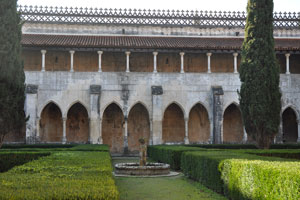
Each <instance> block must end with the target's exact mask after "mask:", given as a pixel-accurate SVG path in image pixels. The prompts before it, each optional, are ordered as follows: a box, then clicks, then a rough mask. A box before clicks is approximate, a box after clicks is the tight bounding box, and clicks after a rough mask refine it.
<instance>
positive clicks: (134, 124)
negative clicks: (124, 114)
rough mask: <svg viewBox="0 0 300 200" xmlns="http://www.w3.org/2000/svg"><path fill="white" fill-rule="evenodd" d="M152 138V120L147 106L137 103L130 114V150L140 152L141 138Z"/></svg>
mask: <svg viewBox="0 0 300 200" xmlns="http://www.w3.org/2000/svg"><path fill="white" fill-rule="evenodd" d="M140 138H145V139H146V140H147V142H148V141H149V139H150V120H149V112H148V110H147V108H146V107H145V106H144V105H143V104H141V103H137V104H135V105H134V106H133V107H132V108H131V109H130V111H129V115H128V150H129V152H131V153H138V152H139V139H140Z"/></svg>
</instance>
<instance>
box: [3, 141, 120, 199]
mask: <svg viewBox="0 0 300 200" xmlns="http://www.w3.org/2000/svg"><path fill="white" fill-rule="evenodd" d="M84 148H85V149H84V150H83V149H81V150H73V151H53V152H51V155H49V156H45V157H42V158H39V159H38V160H34V161H31V162H28V163H26V164H24V165H21V166H17V167H14V168H12V169H11V170H9V171H7V172H4V173H0V188H1V190H0V199H4V200H5V199H16V200H19V199H25V200H29V199H30V200H33V199H34V200H35V199H56V200H61V199H76V200H80V199H96V200H97V199H98V200H108V199H109V200H116V199H119V193H118V190H117V188H116V185H115V181H114V178H113V176H112V166H111V158H110V154H109V152H105V151H87V150H86V148H88V147H84ZM93 148H96V147H93ZM42 152H45V151H42Z"/></svg>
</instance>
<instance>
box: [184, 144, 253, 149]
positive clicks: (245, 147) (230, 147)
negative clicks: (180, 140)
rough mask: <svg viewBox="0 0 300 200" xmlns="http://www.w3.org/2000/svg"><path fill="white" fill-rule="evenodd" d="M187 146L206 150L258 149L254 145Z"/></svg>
mask: <svg viewBox="0 0 300 200" xmlns="http://www.w3.org/2000/svg"><path fill="white" fill-rule="evenodd" d="M185 146H186V147H200V148H205V149H257V147H256V146H255V145H254V144H189V145H185Z"/></svg>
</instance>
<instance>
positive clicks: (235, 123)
mask: <svg viewBox="0 0 300 200" xmlns="http://www.w3.org/2000/svg"><path fill="white" fill-rule="evenodd" d="M243 136H244V126H243V121H242V114H241V111H240V108H239V107H238V105H237V104H235V103H231V104H230V105H229V106H228V107H227V108H226V109H225V110H224V114H223V143H242V142H243Z"/></svg>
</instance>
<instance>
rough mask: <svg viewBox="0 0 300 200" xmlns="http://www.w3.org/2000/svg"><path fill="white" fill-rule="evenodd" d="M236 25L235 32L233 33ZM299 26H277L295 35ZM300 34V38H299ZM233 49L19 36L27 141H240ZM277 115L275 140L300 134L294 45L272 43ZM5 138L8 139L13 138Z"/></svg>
mask: <svg viewBox="0 0 300 200" xmlns="http://www.w3.org/2000/svg"><path fill="white" fill-rule="evenodd" d="M120 30H125V34H126V35H134V36H145V35H146V36H153V37H156V36H157V35H163V37H179V36H180V37H186V38H188V37H191V36H193V37H196V36H197V37H199V38H201V37H203V36H206V37H211V38H214V37H224V38H226V37H238V38H242V37H243V29H242V28H231V27H228V28H224V27H222V28H218V27H215V28H209V29H208V28H195V27H181V28H179V27H168V28H166V27H159V26H155V27H154V26H153V27H151V26H129V25H105V24H104V25H96V26H95V25H89V24H81V25H79V24H78V25H67V24H65V25H64V24H55V23H54V24H49V23H25V25H24V26H23V34H37V35H65V36H66V37H68V35H121V36H122V35H124V31H120ZM237 32H239V34H237ZM299 35H300V30H299V29H288V30H283V29H280V30H278V29H276V30H275V36H277V37H292V38H296V39H297V37H299ZM299 40H300V39H299ZM239 52H240V51H239V50H232V49H230V48H225V49H222V48H219V49H218V48H217V49H212V48H209V47H208V48H206V49H203V48H199V49H196V51H195V52H191V51H188V50H187V51H185V50H183V49H168V48H167V47H166V48H165V49H164V48H156V47H155V46H153V49H143V48H136V47H134V45H133V46H132V47H131V48H128V47H123V46H122V44H120V46H119V47H111V48H109V47H105V48H102V47H99V48H95V47H93V48H92V47H80V48H79V47H78V48H77V47H76V44H75V46H74V45H72V46H71V45H69V46H68V44H66V45H64V46H47V45H46V43H45V44H43V43H42V44H39V45H36V46H35V45H34V44H33V45H31V46H30V47H28V45H27V46H26V45H24V51H23V58H24V68H25V75H26V84H27V90H26V105H25V110H26V113H27V115H30V119H29V121H28V122H27V126H26V143H92V144H101V143H104V144H108V145H109V146H110V148H111V151H112V153H118V154H120V153H128V152H129V153H136V152H137V150H138V139H139V138H142V137H143V138H145V139H147V140H148V143H149V144H150V145H152V144H162V143H166V144H169V143H186V144H188V143H245V142H247V135H246V133H245V131H244V127H243V124H242V118H241V113H240V110H239V99H238V94H237V90H239V88H240V80H239V74H238V69H239V65H240V59H241V58H240V55H239ZM277 57H278V60H279V63H280V66H281V73H282V74H281V75H280V78H281V81H280V87H281V90H282V94H283V95H282V113H283V114H282V124H281V126H280V133H278V135H277V137H276V142H297V140H299V139H298V138H300V137H299V136H298V133H300V131H299V129H300V123H299V119H300V118H299V110H300V102H299V98H300V74H298V73H300V55H299V51H294V50H286V51H277ZM7 142H14V141H13V139H9V140H7Z"/></svg>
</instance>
